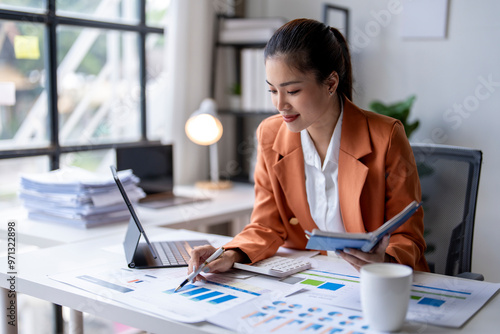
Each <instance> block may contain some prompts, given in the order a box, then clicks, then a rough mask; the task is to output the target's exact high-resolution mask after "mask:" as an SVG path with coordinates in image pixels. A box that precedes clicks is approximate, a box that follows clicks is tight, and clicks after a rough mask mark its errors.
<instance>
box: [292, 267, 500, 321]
mask: <svg viewBox="0 0 500 334" xmlns="http://www.w3.org/2000/svg"><path fill="white" fill-rule="evenodd" d="M322 262H323V261H317V262H315V263H313V268H312V269H309V270H306V271H304V272H302V273H298V274H295V275H293V276H291V277H290V278H289V279H290V280H292V279H296V280H297V282H298V284H300V285H302V286H304V287H306V288H307V289H308V290H309V291H308V292H307V294H308V297H309V298H312V299H315V300H317V302H318V303H323V304H325V305H335V306H341V307H346V308H349V309H355V310H361V301H360V277H359V273H353V272H352V271H351V272H346V271H345V270H343V269H342V268H339V270H334V269H332V268H331V265H330V268H328V267H327V266H328V263H327V262H324V265H323V264H322ZM499 289H500V284H495V283H488V282H480V281H475V280H468V279H460V278H455V277H450V276H444V275H434V274H425V273H419V272H415V273H414V276H413V286H412V290H411V298H410V304H409V308H408V314H407V321H415V322H422V323H428V324H432V325H436V326H446V327H455V328H458V327H461V326H462V325H463V324H464V323H465V322H466V321H467V320H468V319H470V318H471V317H472V316H473V315H474V314H475V313H476V312H478V311H479V310H480V309H481V307H482V306H483V305H484V304H485V303H486V302H487V301H488V300H489V299H490V298H491V297H492V296H493V295H494V294H495V293H496V292H497V291H498V290H499Z"/></svg>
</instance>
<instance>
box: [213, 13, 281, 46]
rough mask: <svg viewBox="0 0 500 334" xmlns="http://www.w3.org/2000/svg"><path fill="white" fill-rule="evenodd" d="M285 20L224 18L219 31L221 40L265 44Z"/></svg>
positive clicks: (222, 41) (223, 41) (235, 42)
mask: <svg viewBox="0 0 500 334" xmlns="http://www.w3.org/2000/svg"><path fill="white" fill-rule="evenodd" d="M284 22H285V21H284V20H283V19H281V18H255V19H249V18H230V19H224V20H223V21H222V24H221V27H220V31H219V42H221V43H231V44H262V43H264V44H265V43H267V41H268V40H269V38H271V36H272V35H273V34H274V32H275V31H276V30H277V29H278V28H279V27H281V26H282V25H283V23H284Z"/></svg>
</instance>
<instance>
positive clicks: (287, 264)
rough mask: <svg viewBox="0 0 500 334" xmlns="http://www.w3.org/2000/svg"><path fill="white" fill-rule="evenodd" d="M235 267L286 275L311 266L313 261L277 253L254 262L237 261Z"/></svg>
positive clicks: (281, 275) (266, 273)
mask: <svg viewBox="0 0 500 334" xmlns="http://www.w3.org/2000/svg"><path fill="white" fill-rule="evenodd" d="M233 268H236V269H242V270H246V271H251V272H254V273H258V274H264V275H269V276H274V277H286V276H290V275H292V274H295V273H298V272H300V271H303V270H306V269H309V268H311V263H309V262H308V261H305V260H301V259H292V258H289V257H284V256H277V255H276V256H271V257H270V258H267V259H264V260H262V261H259V262H256V263H254V264H243V263H235V264H234V265H233Z"/></svg>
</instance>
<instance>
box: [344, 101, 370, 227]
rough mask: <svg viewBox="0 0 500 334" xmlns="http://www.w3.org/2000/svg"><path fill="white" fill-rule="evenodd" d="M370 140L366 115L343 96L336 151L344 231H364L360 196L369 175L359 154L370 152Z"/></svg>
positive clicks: (363, 154) (361, 155)
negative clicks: (338, 142) (338, 150)
mask: <svg viewBox="0 0 500 334" xmlns="http://www.w3.org/2000/svg"><path fill="white" fill-rule="evenodd" d="M371 151H372V150H371V140H370V134H369V129H368V122H367V119H366V116H365V115H364V114H363V113H362V112H361V111H360V110H359V109H358V108H357V107H356V106H354V105H353V104H352V102H351V101H349V100H348V99H344V116H343V121H342V136H341V139H340V152H339V174H338V180H339V200H340V210H341V212H342V219H343V221H344V226H346V227H349V228H348V230H347V228H346V231H347V232H353V233H362V232H365V227H364V224H363V217H362V215H361V205H360V196H361V191H362V189H363V186H364V184H365V181H366V177H367V175H368V167H366V166H365V165H364V164H363V163H362V162H361V161H359V159H360V158H362V157H364V156H365V155H367V154H369V153H370V152H371ZM346 222H348V223H347V224H346Z"/></svg>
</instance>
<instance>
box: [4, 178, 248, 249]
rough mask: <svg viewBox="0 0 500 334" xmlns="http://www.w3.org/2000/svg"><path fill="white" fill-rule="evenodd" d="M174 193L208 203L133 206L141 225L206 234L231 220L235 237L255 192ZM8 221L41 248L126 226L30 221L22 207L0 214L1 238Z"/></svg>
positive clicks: (189, 189) (185, 189)
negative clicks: (93, 225)
mask: <svg viewBox="0 0 500 334" xmlns="http://www.w3.org/2000/svg"><path fill="white" fill-rule="evenodd" d="M175 193H176V195H180V196H188V197H194V196H197V197H202V198H209V200H207V201H202V202H195V203H190V204H186V205H179V206H173V207H168V208H162V209H148V208H145V207H142V206H140V205H135V206H134V207H135V208H136V210H137V214H138V216H139V217H140V219H141V221H142V222H143V224H144V226H168V227H174V228H186V229H196V230H200V231H203V232H205V231H206V228H207V227H208V226H210V225H214V224H218V223H223V222H228V221H230V222H232V230H231V233H232V234H233V235H234V234H236V233H237V232H239V231H240V230H241V229H242V228H243V226H244V225H245V224H247V223H248V222H249V221H250V214H251V212H252V209H253V204H254V189H253V185H251V184H243V183H235V184H234V186H233V188H231V189H226V190H219V191H217V190H202V189H197V188H195V187H194V186H179V187H176V188H175ZM8 220H15V221H16V226H17V237H18V240H19V241H20V242H21V243H23V244H29V245H36V246H38V247H42V248H43V247H50V246H55V245H60V244H65V243H73V242H78V241H83V240H90V239H95V238H99V237H103V236H109V235H115V234H119V235H125V231H126V228H127V223H128V221H124V222H123V223H116V224H110V225H104V226H97V227H93V228H89V229H80V228H75V227H71V226H66V225H61V224H53V223H47V222H41V221H33V220H30V219H28V218H27V213H26V210H25V209H24V208H23V207H16V208H12V209H11V210H4V211H3V212H2V214H1V222H0V231H2V232H3V233H2V235H4V234H5V231H6V230H7V221H8ZM0 251H3V250H0Z"/></svg>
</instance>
